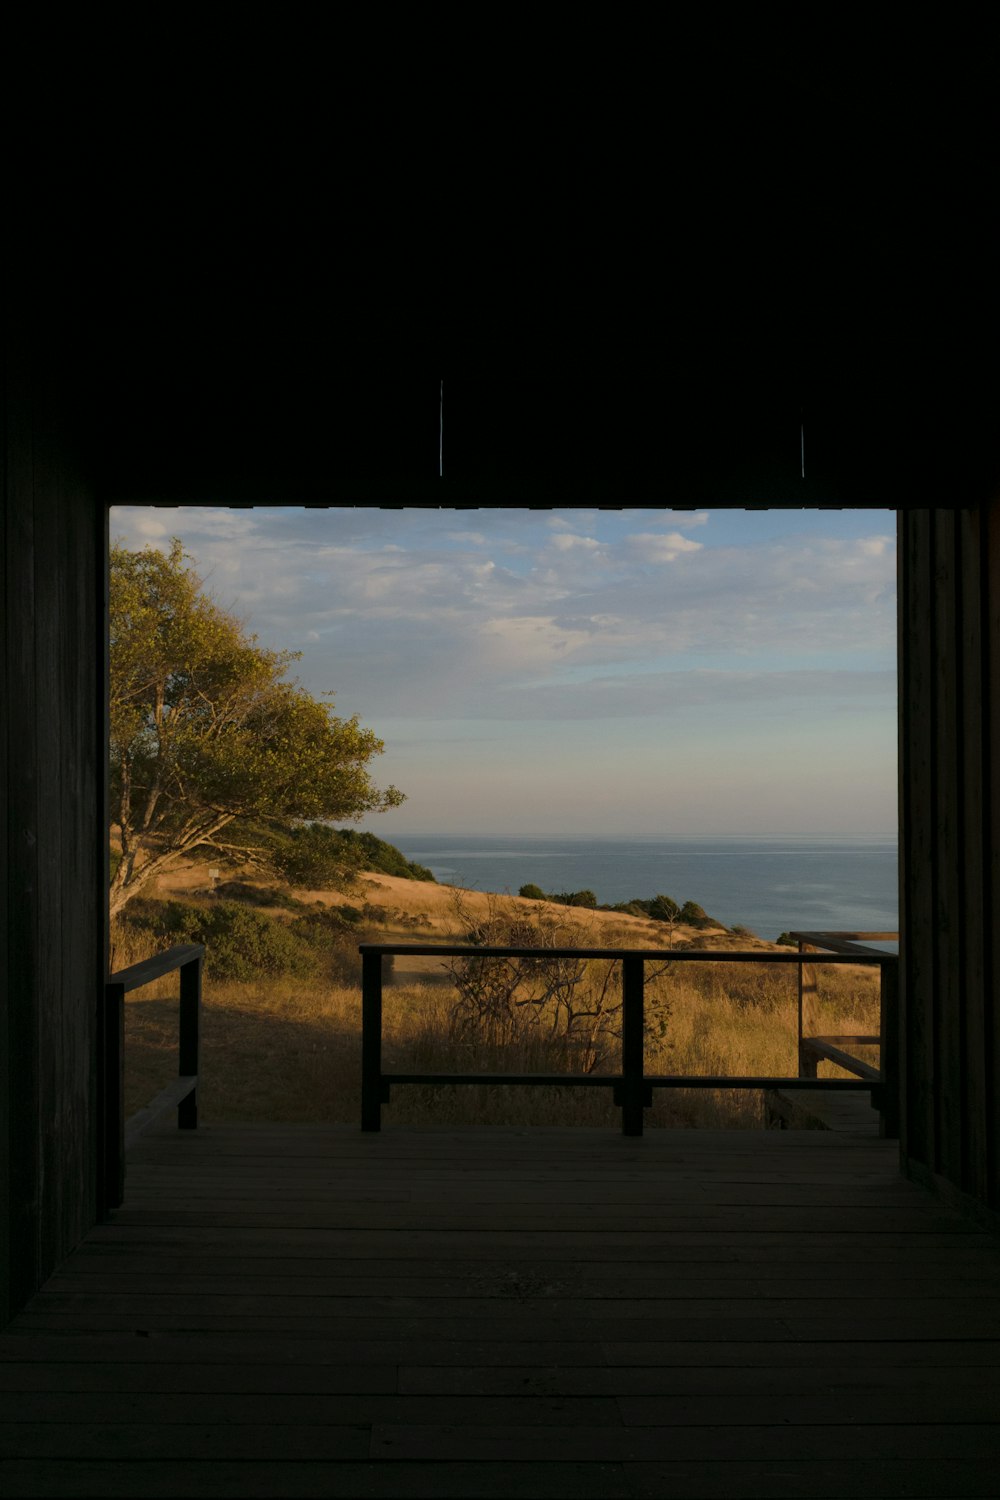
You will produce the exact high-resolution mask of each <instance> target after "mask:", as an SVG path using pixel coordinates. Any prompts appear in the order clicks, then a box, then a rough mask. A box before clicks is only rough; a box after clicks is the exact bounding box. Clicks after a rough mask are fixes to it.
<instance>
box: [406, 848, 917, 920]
mask: <svg viewBox="0 0 1000 1500" xmlns="http://www.w3.org/2000/svg"><path fill="white" fill-rule="evenodd" d="M380 837H385V838H390V839H391V841H392V842H393V843H395V845H396V847H397V848H398V849H400V850H402V852H403V853H404V854H405V855H406V857H407V859H414V860H416V861H417V862H418V863H419V864H422V865H427V866H428V868H429V869H431V870H432V871H433V872H434V875H435V876H436V877H437V879H438V880H440V881H442V882H446V883H447V884H450V885H458V886H465V887H468V888H469V889H472V890H479V891H497V892H503V891H510V892H511V893H512V894H514V895H516V894H517V890H518V887H519V886H522V885H526V884H528V883H529V882H530V883H532V884H534V885H538V886H540V887H541V888H542V890H543V891H550V892H552V891H578V890H584V889H589V890H592V891H593V892H594V893H595V894H596V896H597V899H598V901H599V902H608V903H610V902H615V901H629V900H631V899H632V898H633V897H637V896H638V897H642V898H643V899H648V898H649V897H651V896H655V895H656V894H657V893H658V892H662V893H663V894H665V895H668V896H672V897H673V899H674V900H675V901H678V902H682V903H683V902H684V901H697V902H698V903H699V905H701V906H703V907H704V908H705V910H706V911H707V912H708V913H709V914H710V915H711V916H713V917H717V918H718V919H719V921H720V922H723V923H725V925H726V926H727V927H732V926H734V925H735V924H737V923H742V924H743V925H744V926H746V927H749V928H750V929H751V930H752V931H753V932H755V933H757V934H758V936H760V937H762V938H770V939H773V938H776V937H777V936H778V934H779V933H780V932H784V931H787V930H794V929H795V928H799V929H806V930H817V929H820V930H823V929H833V930H868V931H877V930H886V931H889V930H895V928H896V927H897V926H898V905H897V900H898V898H897V867H898V856H897V842H896V835H895V834H852V835H843V836H834V835H816V836H810V835H805V834H795V835H791V836H784V837H781V836H777V835H775V836H774V837H771V838H765V837H755V838H749V837H747V838H744V837H723V836H721V835H720V836H717V837H713V838H698V839H696V838H687V839H621V840H619V839H591V840H586V841H584V840H578V839H503V838H499V839H498V838H472V837H455V836H452V837H436V838H431V837H427V838H418V837H415V836H414V837H405V836H394V835H392V834H390V833H389V832H388V830H387V831H386V832H385V833H384V834H380Z"/></svg>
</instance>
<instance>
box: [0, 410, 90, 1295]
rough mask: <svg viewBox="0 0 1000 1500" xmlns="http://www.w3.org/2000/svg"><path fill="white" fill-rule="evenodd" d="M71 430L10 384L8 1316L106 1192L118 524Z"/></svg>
mask: <svg viewBox="0 0 1000 1500" xmlns="http://www.w3.org/2000/svg"><path fill="white" fill-rule="evenodd" d="M64 425H65V424H64V423H62V422H61V421H60V414H59V411H58V409H57V406H56V403H55V400H54V398H53V397H52V396H51V395H50V394H48V393H47V392H46V389H45V385H44V382H36V383H31V382H28V381H25V380H21V381H19V382H18V383H17V384H14V383H13V382H11V384H10V387H9V389H8V392H7V419H6V425H5V471H4V499H5V507H4V522H3V528H2V530H3V568H4V577H3V583H4V605H3V621H4V624H3V628H4V639H3V656H2V662H0V673H2V690H3V692H2V696H3V701H4V707H5V714H4V730H3V757H4V761H5V766H4V771H5V774H4V777H3V802H4V807H3V814H4V827H3V835H4V850H3V854H4V859H5V874H6V880H5V889H4V893H3V894H4V906H5V912H4V916H5V919H6V929H7V944H6V950H5V952H4V954H3V965H2V970H0V980H2V982H3V988H4V1006H3V1017H4V1020H3V1037H2V1039H3V1040H4V1041H5V1043H6V1046H5V1050H4V1054H3V1064H2V1077H0V1092H2V1094H3V1096H4V1097H3V1104H2V1106H0V1129H2V1132H3V1138H4V1139H3V1148H2V1150H3V1156H4V1162H5V1166H6V1171H5V1174H4V1183H5V1192H6V1195H7V1203H6V1204H5V1205H4V1206H5V1208H6V1209H7V1213H8V1224H9V1234H8V1236H7V1242H6V1250H7V1253H6V1256H5V1259H4V1262H3V1264H2V1266H0V1271H2V1272H3V1285H2V1286H0V1319H4V1320H5V1316H4V1315H5V1314H8V1313H9V1312H12V1311H13V1310H15V1309H16V1308H17V1307H19V1306H20V1305H21V1304H22V1303H23V1302H24V1301H25V1299H26V1298H27V1297H29V1296H30V1295H31V1293H32V1292H33V1291H34V1290H35V1289H36V1287H37V1286H38V1285H39V1284H40V1283H41V1282H42V1281H43V1280H44V1279H45V1278H46V1277H47V1276H48V1275H49V1274H50V1273H51V1272H52V1270H53V1269H54V1268H55V1266H57V1265H58V1264H59V1262H60V1261H61V1260H63V1259H64V1258H65V1256H66V1255H67V1254H68V1253H69V1252H70V1250H72V1248H73V1247H74V1246H75V1245H76V1244H77V1243H78V1242H79V1240H80V1239H81V1237H82V1236H83V1235H84V1234H85V1233H86V1231H87V1230H88V1229H89V1228H90V1227H91V1225H92V1224H93V1222H94V1218H95V1211H96V1202H97V1199H96V1179H95V1163H96V1159H97V1149H96V1135H97V1130H96V1106H97V1089H96V1060H97V1045H96V1044H97V1035H96V1026H97V1002H98V997H99V995H100V993H101V983H102V980H103V977H104V962H105V960H104V951H103V950H104V937H103V933H104V920H103V899H104V889H103V883H102V870H103V861H104V843H105V842H106V840H105V838H104V834H103V780H104V760H105V755H104V750H103V745H102V737H101V725H102V712H101V704H102V701H103V696H104V669H103V656H102V649H101V641H102V638H103V631H104V626H103V590H102V588H101V573H100V568H101V564H102V541H103V535H104V529H105V523H104V513H103V509H102V507H100V506H98V505H96V504H95V503H94V501H93V498H92V497H91V496H90V495H89V494H88V493H87V490H86V488H85V487H84V486H83V484H82V482H81V481H80V480H79V478H78V477H77V474H76V470H75V468H74V465H73V463H72V461H71V458H70V455H69V452H68V450H67V448H66V447H65V446H64V444H63V441H62V439H61V438H60V437H59V436H58V434H59V433H60V432H61V431H62V430H64Z"/></svg>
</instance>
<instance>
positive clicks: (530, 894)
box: [517, 881, 549, 901]
mask: <svg viewBox="0 0 1000 1500" xmlns="http://www.w3.org/2000/svg"><path fill="white" fill-rule="evenodd" d="M517 894H518V895H519V896H523V897H524V898H525V900H527V901H547V900H548V899H549V898H548V896H546V894H545V892H544V891H543V890H542V888H541V886H540V885H534V884H532V882H531V881H529V882H528V884H527V885H522V887H521V889H520V890H519V891H518V893H517Z"/></svg>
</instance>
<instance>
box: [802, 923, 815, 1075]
mask: <svg viewBox="0 0 1000 1500" xmlns="http://www.w3.org/2000/svg"><path fill="white" fill-rule="evenodd" d="M799 952H800V953H813V952H815V949H814V948H813V946H812V944H811V943H804V942H803V941H802V939H801V938H800V939H799ZM798 967H799V1077H800V1078H818V1077H819V1060H818V1058H817V1057H816V1054H815V1053H814V1052H810V1051H809V1049H808V1048H807V1047H804V1046H803V1045H802V1042H803V1038H804V1037H805V1036H806V1035H807V1034H808V1033H807V1031H806V1025H807V1023H808V1025H809V1031H810V1032H811V1031H812V1029H813V1019H814V1018H813V1014H812V1003H811V1002H812V1001H813V1000H815V998H816V968H815V965H814V964H806V963H800V964H799V966H798Z"/></svg>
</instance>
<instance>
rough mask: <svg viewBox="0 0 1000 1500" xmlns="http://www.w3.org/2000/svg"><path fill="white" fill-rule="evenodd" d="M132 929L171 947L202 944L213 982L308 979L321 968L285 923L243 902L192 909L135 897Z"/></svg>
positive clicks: (131, 909) (207, 972)
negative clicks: (143, 931)
mask: <svg viewBox="0 0 1000 1500" xmlns="http://www.w3.org/2000/svg"><path fill="white" fill-rule="evenodd" d="M129 925H131V926H134V927H136V928H140V929H144V930H146V931H148V932H154V933H156V934H157V935H159V936H162V937H163V939H164V942H165V943H168V944H175V943H204V945H205V972H206V974H207V975H209V976H210V977H211V978H212V979H235V980H252V979H257V978H259V977H260V976H261V975H266V976H267V977H268V978H278V977H280V976H282V975H294V976H297V977H305V976H306V975H309V974H315V972H316V969H317V967H318V965H317V960H316V955H315V954H314V953H313V952H312V951H311V950H310V948H309V946H308V944H306V943H303V942H302V940H301V939H300V938H299V937H297V936H296V934H295V933H294V932H293V931H292V930H291V928H290V927H289V926H288V925H287V924H286V923H285V922H283V921H281V920H280V919H279V918H278V917H269V916H265V915H264V913H263V912H259V911H254V909H253V908H252V907H249V906H245V905H243V904H242V903H241V902H239V901H218V902H214V903H213V904H212V905H211V906H194V905H192V904H190V903H188V902H184V901H152V900H142V898H140V897H136V898H135V899H134V900H133V901H132V902H131V904H130V908H129Z"/></svg>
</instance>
